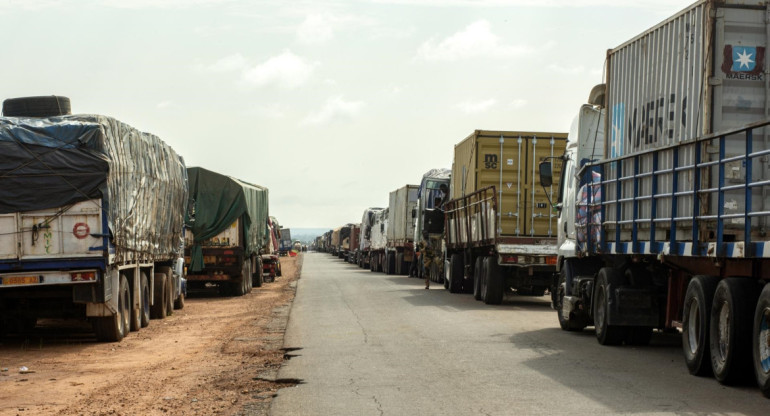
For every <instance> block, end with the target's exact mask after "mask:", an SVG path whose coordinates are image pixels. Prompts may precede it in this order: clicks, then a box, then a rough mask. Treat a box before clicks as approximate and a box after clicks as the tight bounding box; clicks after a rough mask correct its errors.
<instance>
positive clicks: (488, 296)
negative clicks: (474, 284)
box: [482, 256, 505, 305]
mask: <svg viewBox="0 0 770 416" xmlns="http://www.w3.org/2000/svg"><path fill="white" fill-rule="evenodd" d="M484 263H485V264H484V268H483V269H484V278H483V279H484V280H482V284H483V285H484V286H482V300H483V301H484V303H486V304H487V305H499V304H501V303H503V292H504V287H503V286H504V283H505V282H504V281H505V279H503V275H502V273H501V271H500V266H498V265H497V259H496V258H494V257H491V256H490V257H485V258H484ZM485 287H486V290H484V288H485Z"/></svg>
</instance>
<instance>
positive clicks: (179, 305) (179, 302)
mask: <svg viewBox="0 0 770 416" xmlns="http://www.w3.org/2000/svg"><path fill="white" fill-rule="evenodd" d="M174 309H184V293H180V294H179V297H178V298H176V299H174Z"/></svg>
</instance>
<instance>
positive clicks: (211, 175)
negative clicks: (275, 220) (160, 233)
mask: <svg viewBox="0 0 770 416" xmlns="http://www.w3.org/2000/svg"><path fill="white" fill-rule="evenodd" d="M187 175H188V177H189V181H190V202H189V206H190V209H189V211H188V213H187V220H186V225H187V227H188V231H189V232H187V233H186V234H185V240H186V242H187V245H186V247H185V262H186V265H187V276H188V280H189V284H190V287H191V288H193V287H195V288H203V287H204V286H205V285H206V284H216V285H217V286H218V288H219V293H220V294H222V295H235V296H243V295H245V294H246V293H249V292H250V291H251V289H252V287H254V286H256V287H260V286H262V282H263V279H262V272H263V270H262V269H263V267H262V256H261V255H262V254H267V253H265V251H266V249H265V247H266V246H267V245H268V244H269V241H268V238H269V235H268V228H267V227H268V216H269V213H268V190H267V188H264V187H261V186H259V185H254V184H251V183H247V182H244V181H241V180H239V179H236V178H233V177H230V176H226V175H222V174H220V173H216V172H212V171H210V170H207V169H203V168H200V167H193V168H188V169H187Z"/></svg>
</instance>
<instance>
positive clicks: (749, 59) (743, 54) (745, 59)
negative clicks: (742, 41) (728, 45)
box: [732, 46, 757, 72]
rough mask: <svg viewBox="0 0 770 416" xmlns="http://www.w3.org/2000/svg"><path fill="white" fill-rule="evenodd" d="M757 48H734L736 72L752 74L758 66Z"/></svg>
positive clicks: (734, 69)
mask: <svg viewBox="0 0 770 416" xmlns="http://www.w3.org/2000/svg"><path fill="white" fill-rule="evenodd" d="M756 57H757V48H755V47H746V46H734V47H733V68H732V70H733V71H735V72H751V71H753V70H754V68H755V67H756V66H757V60H756Z"/></svg>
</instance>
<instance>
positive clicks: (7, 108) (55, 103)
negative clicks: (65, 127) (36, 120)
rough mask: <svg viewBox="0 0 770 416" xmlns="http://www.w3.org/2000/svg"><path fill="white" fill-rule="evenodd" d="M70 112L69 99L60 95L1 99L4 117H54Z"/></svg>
mask: <svg viewBox="0 0 770 416" xmlns="http://www.w3.org/2000/svg"><path fill="white" fill-rule="evenodd" d="M66 114H72V108H71V106H70V99H69V98H67V97H62V96H60V95H44V96H39V97H19V98H8V99H6V100H5V101H3V116H5V117H54V116H63V115H66Z"/></svg>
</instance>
